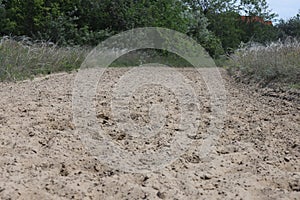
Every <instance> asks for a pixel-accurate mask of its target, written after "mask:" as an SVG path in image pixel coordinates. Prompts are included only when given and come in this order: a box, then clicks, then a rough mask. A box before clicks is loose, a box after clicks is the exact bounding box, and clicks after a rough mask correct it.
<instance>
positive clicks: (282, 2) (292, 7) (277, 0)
mask: <svg viewBox="0 0 300 200" xmlns="http://www.w3.org/2000/svg"><path fill="white" fill-rule="evenodd" d="M267 2H268V4H269V8H270V9H272V11H273V12H274V13H277V14H278V15H279V17H278V18H277V19H281V18H282V19H285V20H286V19H289V18H291V17H294V16H296V15H297V13H298V10H300V0H267Z"/></svg>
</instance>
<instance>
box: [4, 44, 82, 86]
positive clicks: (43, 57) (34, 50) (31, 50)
mask: <svg viewBox="0 0 300 200" xmlns="http://www.w3.org/2000/svg"><path fill="white" fill-rule="evenodd" d="M87 53H88V49H86V48H81V47H59V46H57V45H55V44H50V43H43V42H38V43H29V42H28V41H18V42H17V41H15V40H13V39H10V38H3V39H2V40H1V42H0V81H17V80H23V79H27V78H33V77H34V76H36V75H39V74H51V73H54V72H61V71H72V70H74V69H77V68H79V67H80V65H81V63H82V62H83V60H84V58H85V56H86V55H87Z"/></svg>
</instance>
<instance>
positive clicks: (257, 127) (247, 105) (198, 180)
mask: <svg viewBox="0 0 300 200" xmlns="http://www.w3.org/2000/svg"><path fill="white" fill-rule="evenodd" d="M129 70H130V69H129V68H122V69H121V68H117V69H108V70H107V71H106V72H105V73H104V75H103V76H102V77H101V81H100V82H99V85H98V87H97V94H96V96H95V105H96V116H97V120H98V123H99V126H100V127H101V129H102V130H103V133H104V134H105V136H106V137H108V138H110V139H111V140H112V141H113V142H115V144H116V145H118V146H120V147H121V148H122V149H124V150H126V151H129V152H135V151H139V152H143V151H154V152H155V151H157V150H159V149H160V148H162V147H163V145H166V144H169V142H170V141H171V139H172V137H173V136H174V135H175V134H177V133H178V131H179V132H180V127H177V125H178V120H179V119H180V118H179V115H180V108H178V105H179V104H178V101H177V100H176V96H174V93H172V91H170V90H168V88H164V87H161V86H160V85H159V84H158V85H150V86H143V87H141V88H140V89H139V90H138V91H136V92H135V94H134V95H133V97H132V98H131V102H130V104H129V105H130V106H129V109H130V118H131V121H133V122H134V123H135V124H136V125H137V127H144V126H145V125H147V124H149V123H151V119H150V118H149V112H151V110H149V105H151V104H153V105H160V106H161V107H163V108H164V109H165V111H166V113H165V116H168V117H167V119H166V120H165V121H163V124H158V126H160V129H159V134H155V135H153V136H151V137H149V138H148V139H147V140H145V138H144V139H143V138H142V139H141V138H135V137H134V136H132V135H131V133H126V130H123V129H121V128H120V127H118V123H123V125H124V121H123V122H121V120H120V121H118V119H116V118H115V117H114V116H113V115H112V110H111V101H112V100H113V99H114V95H113V94H114V93H113V92H112V90H113V88H114V86H115V84H116V83H118V80H119V79H120V77H122V76H123V75H124V74H125V73H126V72H127V71H129ZM179 71H180V73H181V74H182V75H184V76H185V77H187V78H188V80H189V82H188V84H190V85H192V87H193V88H194V91H195V94H196V96H197V98H198V99H199V104H197V109H198V111H199V112H200V113H201V115H200V116H199V117H198V118H197V120H196V122H195V123H196V124H198V127H197V132H196V134H195V135H194V136H193V137H192V138H191V140H192V144H191V145H190V147H189V149H188V150H187V151H185V152H183V153H182V154H181V155H179V156H178V158H177V159H176V160H173V161H172V162H171V163H169V164H168V165H166V166H165V167H163V168H162V169H160V170H157V171H152V172H147V173H134V172H132V173H130V172H124V171H123V170H122V166H119V169H117V168H115V167H113V166H111V165H109V163H107V162H105V161H103V160H102V161H101V160H99V159H97V157H96V156H95V154H93V153H91V151H90V150H89V148H87V146H86V144H85V143H84V142H83V141H82V138H81V137H80V136H79V135H78V134H77V133H76V124H75V123H74V119H73V110H72V94H73V84H74V80H75V77H76V73H75V72H74V73H71V74H67V73H61V74H54V75H50V76H47V77H40V78H36V79H34V80H32V81H30V80H28V81H23V82H18V83H0V97H1V98H0V199H130V200H131V199H300V114H299V112H300V105H299V103H298V102H296V101H289V100H287V99H284V98H278V97H276V96H274V95H265V94H267V93H265V94H263V93H261V92H257V91H255V90H254V89H253V88H250V87H248V86H247V85H242V84H236V83H234V82H233V81H232V80H231V79H230V78H229V77H228V76H227V75H226V74H225V72H224V71H221V73H222V76H223V79H224V84H225V88H226V91H227V99H226V117H225V118H224V122H225V124H224V126H223V127H220V129H221V133H220V135H219V137H218V138H217V140H216V143H215V144H214V147H213V148H212V150H211V152H210V153H209V155H208V156H207V158H205V159H204V158H201V157H200V156H199V155H198V154H199V147H201V146H202V145H204V144H203V143H204V141H205V138H207V137H208V136H209V132H208V131H207V129H208V127H209V126H210V114H211V112H212V110H211V104H210V97H209V93H208V90H207V88H206V85H205V83H204V81H203V79H202V78H201V76H200V75H199V73H197V72H195V69H187V68H186V69H179ZM161 107H156V108H158V111H159V110H160V109H159V108H161ZM153 112H154V114H153V116H156V115H155V112H156V111H155V110H154V111H153ZM158 117H159V116H158ZM158 121H160V120H158ZM125 123H126V121H125ZM155 125H157V124H154V125H153V127H154V128H155ZM125 126H126V124H125ZM153 127H152V128H153ZM150 128H151V127H150ZM151 130H152V129H151ZM150 132H151V131H150ZM137 133H138V132H137Z"/></svg>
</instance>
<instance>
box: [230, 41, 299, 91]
mask: <svg viewBox="0 0 300 200" xmlns="http://www.w3.org/2000/svg"><path fill="white" fill-rule="evenodd" d="M226 68H227V69H228V71H229V72H230V74H231V75H234V76H236V77H238V78H239V79H241V80H245V79H246V80H249V79H251V80H253V81H255V82H259V83H263V84H264V85H267V84H269V83H270V82H278V83H286V84H290V85H299V84H300V42H298V41H297V40H294V39H290V40H287V41H284V42H280V41H279V42H276V43H272V44H270V45H267V46H261V45H258V44H256V45H254V46H250V47H249V46H246V47H243V48H241V49H239V50H237V51H236V52H235V54H233V55H231V56H230V59H229V62H228V63H227V65H226Z"/></svg>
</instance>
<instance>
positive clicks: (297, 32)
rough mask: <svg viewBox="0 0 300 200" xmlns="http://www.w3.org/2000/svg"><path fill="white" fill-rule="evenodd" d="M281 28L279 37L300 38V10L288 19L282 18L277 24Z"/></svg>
mask: <svg viewBox="0 0 300 200" xmlns="http://www.w3.org/2000/svg"><path fill="white" fill-rule="evenodd" d="M277 28H278V29H279V37H280V38H281V39H285V38H287V37H294V38H298V39H299V38H300V10H299V13H298V14H297V15H296V16H294V17H292V18H290V19H289V20H287V21H284V20H283V19H281V20H280V21H279V23H278V24H277Z"/></svg>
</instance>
